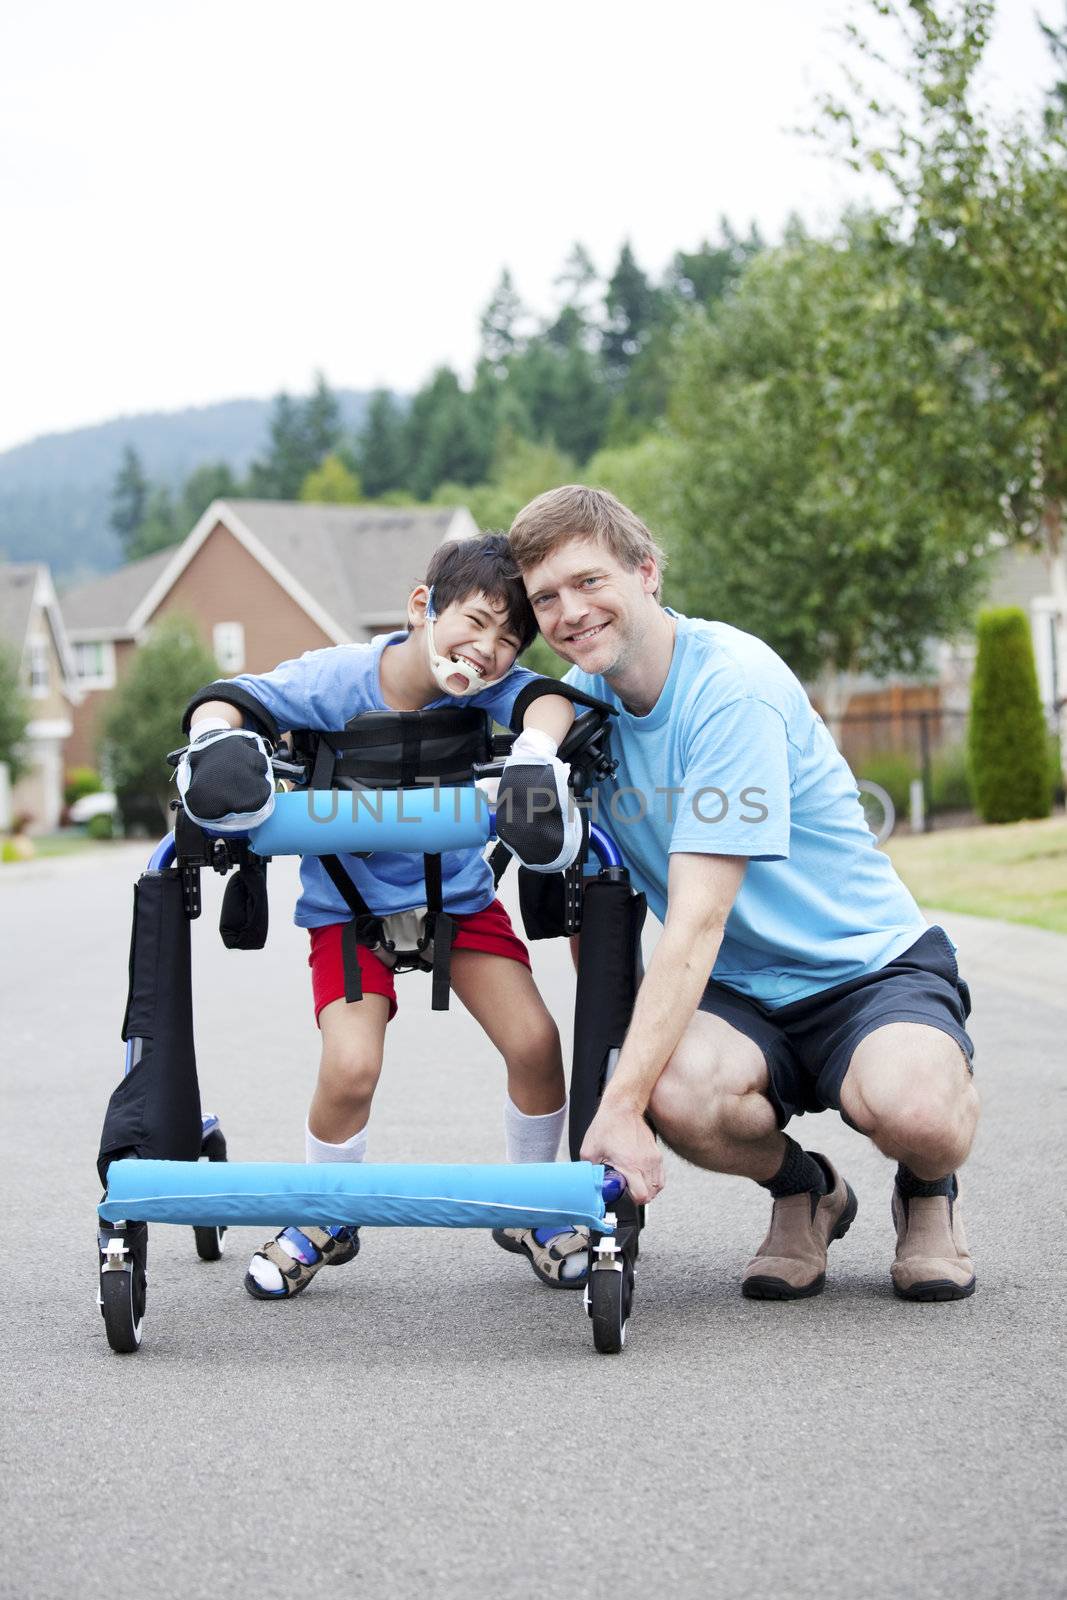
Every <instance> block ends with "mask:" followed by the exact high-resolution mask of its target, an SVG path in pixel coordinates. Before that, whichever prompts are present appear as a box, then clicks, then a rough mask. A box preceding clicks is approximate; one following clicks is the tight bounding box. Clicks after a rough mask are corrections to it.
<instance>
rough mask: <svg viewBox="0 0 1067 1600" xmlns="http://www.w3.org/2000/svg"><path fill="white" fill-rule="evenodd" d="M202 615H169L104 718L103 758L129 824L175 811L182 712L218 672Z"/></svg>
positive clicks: (151, 823) (153, 824)
mask: <svg viewBox="0 0 1067 1600" xmlns="http://www.w3.org/2000/svg"><path fill="white" fill-rule="evenodd" d="M218 673H219V669H218V666H217V664H216V662H215V660H214V658H213V657H212V655H211V654H210V652H209V651H208V650H207V649H206V648H205V647H204V645H203V644H202V643H201V640H200V636H199V634H198V633H197V630H196V625H195V623H192V622H190V621H188V620H186V619H185V618H182V617H177V616H169V617H164V619H163V620H162V621H161V622H160V623H158V624H157V626H156V627H154V628H153V629H152V635H151V637H150V638H149V640H148V641H147V643H146V644H143V645H142V646H141V647H140V649H139V650H138V651H137V654H136V656H135V657H134V660H133V663H132V665H131V667H130V670H129V672H128V673H127V674H126V677H125V678H124V679H123V681H122V683H121V684H120V686H119V688H118V689H117V690H116V692H115V694H114V696H113V698H112V701H111V704H110V706H109V708H108V714H107V720H106V722H105V725H104V739H103V749H102V756H103V760H102V765H103V768H104V771H105V772H106V773H107V774H108V776H109V778H110V779H111V783H112V786H113V787H114V790H115V793H116V795H117V796H118V802H119V808H120V810H121V812H122V817H123V822H124V824H125V826H126V828H127V829H129V828H131V827H133V826H134V825H135V824H142V825H144V826H145V827H146V828H147V830H148V831H149V832H155V831H158V828H159V824H160V822H161V821H162V820H163V819H165V818H167V817H168V812H167V802H168V800H169V798H170V795H171V794H172V793H173V787H172V779H173V773H172V771H171V769H170V767H169V766H168V765H167V752H168V751H169V750H175V749H177V748H178V747H179V746H180V745H181V744H182V742H183V738H182V731H181V717H182V712H183V711H184V710H185V707H186V705H187V703H188V701H189V700H190V698H191V697H192V695H194V694H195V693H196V691H197V690H198V689H202V688H203V686H204V684H206V683H211V681H212V680H213V679H214V678H217V677H218Z"/></svg>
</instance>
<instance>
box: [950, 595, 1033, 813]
mask: <svg viewBox="0 0 1067 1600" xmlns="http://www.w3.org/2000/svg"><path fill="white" fill-rule="evenodd" d="M968 755H969V758H970V769H971V784H972V786H973V789H974V798H975V804H976V805H977V807H978V812H979V815H980V816H981V818H982V820H983V821H984V822H1020V821H1022V820H1023V818H1026V817H1047V816H1048V814H1049V811H1050V810H1051V803H1050V799H1049V781H1048V730H1047V728H1046V726H1045V717H1044V712H1043V711H1042V709H1041V699H1040V696H1039V694H1038V688H1037V670H1036V668H1035V666H1034V648H1033V644H1032V642H1031V639H1030V624H1029V622H1028V621H1027V618H1026V613H1025V612H1024V611H1023V610H1021V609H1020V607H1018V606H1000V607H998V608H996V609H994V610H989V611H983V612H982V613H981V615H980V616H979V618H978V657H977V660H976V662H975V668H974V681H973V683H972V685H971V723H970V729H969V733H968Z"/></svg>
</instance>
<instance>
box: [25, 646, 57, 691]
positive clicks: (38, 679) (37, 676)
mask: <svg viewBox="0 0 1067 1600" xmlns="http://www.w3.org/2000/svg"><path fill="white" fill-rule="evenodd" d="M50 665H51V664H50V661H49V652H48V640H47V639H31V640H30V642H29V649H28V652H27V666H28V668H29V689H30V694H31V695H32V696H33V698H34V699H35V700H42V699H43V698H44V696H45V695H46V694H47V693H48V690H49V687H50V684H51V677H52V674H51V670H50Z"/></svg>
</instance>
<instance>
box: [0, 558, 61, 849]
mask: <svg viewBox="0 0 1067 1600" xmlns="http://www.w3.org/2000/svg"><path fill="white" fill-rule="evenodd" d="M0 642H2V643H3V644H4V645H6V646H7V648H8V649H9V650H11V651H12V653H13V654H14V655H15V657H16V658H17V660H18V662H19V667H20V672H21V676H22V682H23V686H24V689H25V693H26V698H27V701H28V703H29V710H30V716H29V721H28V724H27V728H26V747H27V767H28V770H27V771H26V772H25V773H24V774H23V776H22V777H21V778H20V779H19V781H18V782H17V783H16V784H14V785H13V786H10V787H9V785H8V783H7V782H6V781H5V782H4V784H3V787H2V788H0V827H10V825H11V823H12V821H13V820H14V819H15V818H17V817H19V816H20V815H21V816H28V817H29V818H30V823H29V826H30V828H31V829H32V830H33V831H34V832H36V833H41V832H47V831H48V830H49V829H51V828H55V827H56V826H58V823H59V820H60V814H61V812H62V810H63V775H64V766H65V761H66V752H65V749H64V746H65V743H66V741H67V739H68V738H69V737H70V734H71V732H72V729H73V719H74V716H75V715H76V713H77V710H78V707H79V703H80V700H81V691H80V689H79V688H78V685H77V681H76V673H75V665H74V657H73V653H72V651H71V647H70V643H69V641H68V638H67V632H66V629H65V627H64V624H63V616H62V613H61V612H60V609H59V602H58V600H57V598H56V591H55V588H54V586H53V584H52V578H51V575H50V573H49V571H48V568H47V567H46V566H43V565H41V564H40V563H38V562H29V563H25V564H19V565H12V566H0ZM3 774H4V779H5V780H6V778H7V769H6V768H3Z"/></svg>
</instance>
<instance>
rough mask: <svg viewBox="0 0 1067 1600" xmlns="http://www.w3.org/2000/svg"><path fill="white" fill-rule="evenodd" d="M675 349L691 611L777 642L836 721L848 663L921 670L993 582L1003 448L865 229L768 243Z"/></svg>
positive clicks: (680, 562)
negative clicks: (989, 436) (963, 394)
mask: <svg viewBox="0 0 1067 1600" xmlns="http://www.w3.org/2000/svg"><path fill="white" fill-rule="evenodd" d="M679 360H680V381H679V385H678V388H677V390H676V392H675V395H674V398H673V402H672V415H673V417H674V420H675V423H676V427H677V431H678V433H679V435H680V437H681V439H682V441H683V443H684V445H685V447H686V461H685V471H684V474H682V476H683V479H684V484H683V487H684V492H683V494H682V496H681V502H680V515H679V523H680V534H679V537H678V539H677V540H676V545H675V554H676V564H675V569H674V572H673V575H672V593H674V594H676V595H678V597H679V601H680V603H681V604H682V605H683V609H687V610H693V611H696V612H697V613H698V614H701V615H708V614H712V615H714V616H717V617H720V618H722V619H723V620H724V621H727V622H733V623H736V624H737V625H738V626H740V627H743V628H746V629H749V630H750V631H752V632H754V633H757V634H759V635H760V636H761V637H763V638H765V639H766V640H767V641H768V642H769V643H770V644H771V645H772V646H773V647H774V648H775V649H777V650H778V651H779V652H780V653H781V654H782V655H783V656H784V657H785V659H786V660H787V661H788V662H789V663H790V665H791V666H792V667H793V669H794V670H795V671H796V672H798V673H799V674H800V675H801V676H802V677H805V678H808V679H819V680H821V689H822V697H823V702H824V705H826V707H827V711H828V714H829V715H830V716H831V718H832V717H833V716H834V715H835V714H836V711H837V709H838V708H837V707H836V706H835V705H834V704H833V703H832V692H833V687H834V685H835V683H836V679H837V674H839V673H842V672H849V671H851V672H855V671H862V670H866V671H870V672H873V673H876V674H880V675H881V674H885V673H887V672H890V671H915V670H918V669H919V668H921V667H922V666H923V664H924V658H925V648H926V644H927V641H928V640H929V639H931V638H943V637H947V636H951V635H952V634H953V633H955V632H957V631H959V630H960V629H961V628H963V627H964V626H965V625H966V623H967V622H968V621H969V619H970V616H971V614H972V610H973V606H974V603H975V599H976V595H977V592H978V589H979V587H980V585H981V583H982V581H983V577H984V571H983V566H982V563H981V561H980V560H979V559H978V556H979V555H980V553H981V551H982V549H983V547H984V545H985V543H986V522H985V505H986V499H987V483H988V478H989V475H990V452H989V450H988V449H987V447H986V443H985V441H984V440H983V439H982V438H981V436H979V435H977V434H976V433H975V432H974V428H973V423H974V417H973V416H972V418H971V423H972V426H971V428H970V429H968V428H967V427H965V426H964V425H963V419H964V415H965V407H964V405H963V402H962V400H960V399H959V391H960V390H961V389H962V390H964V391H966V389H967V386H968V382H969V378H970V374H969V371H968V368H967V352H966V351H961V350H959V349H957V348H956V347H954V346H952V345H950V344H944V343H939V342H937V341H936V340H933V339H931V336H930V329H929V327H928V324H927V321H926V317H925V311H924V308H923V306H922V305H921V304H920V303H917V302H916V299H915V297H914V292H913V289H912V286H911V285H910V284H909V281H908V278H907V274H906V272H904V271H903V270H902V268H901V265H900V262H899V259H898V256H897V253H896V252H895V251H894V249H893V248H892V247H891V246H889V245H887V244H886V243H885V241H884V240H883V239H882V238H881V237H880V236H878V235H877V234H876V235H875V236H873V237H872V236H871V235H869V234H868V233H866V232H865V231H864V229H863V228H862V226H861V225H860V224H858V223H854V224H853V225H852V228H851V230H850V231H849V232H848V233H847V234H845V235H844V236H843V237H842V238H841V239H839V240H838V241H836V242H834V243H824V244H814V243H813V244H809V245H808V246H806V247H805V248H803V249H799V250H787V249H782V250H777V251H773V252H768V253H766V254H765V255H763V256H762V257H760V258H759V259H758V260H757V261H755V262H754V263H753V264H752V265H751V267H750V268H749V270H748V271H747V272H746V274H745V277H744V278H743V280H742V281H741V283H740V285H739V286H738V288H737V290H736V292H735V293H734V295H733V296H732V297H731V298H729V299H728V300H726V301H724V302H722V304H721V305H720V306H719V307H718V309H717V311H716V313H715V315H714V317H713V318H712V319H707V318H704V319H702V320H698V321H697V322H696V323H695V324H694V326H693V328H692V330H691V331H690V333H689V334H688V335H687V337H686V338H685V339H684V340H683V341H682V343H681V345H680V348H679Z"/></svg>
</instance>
